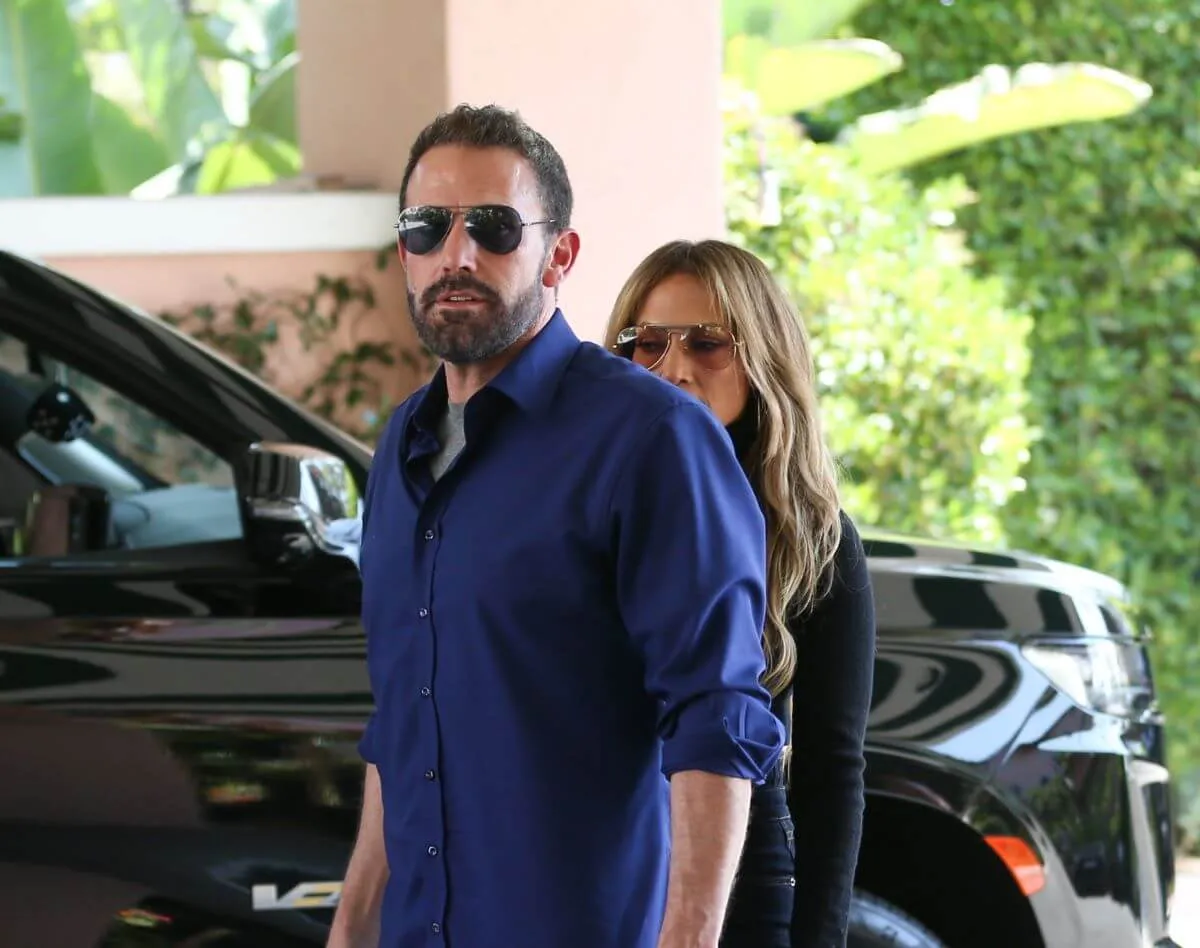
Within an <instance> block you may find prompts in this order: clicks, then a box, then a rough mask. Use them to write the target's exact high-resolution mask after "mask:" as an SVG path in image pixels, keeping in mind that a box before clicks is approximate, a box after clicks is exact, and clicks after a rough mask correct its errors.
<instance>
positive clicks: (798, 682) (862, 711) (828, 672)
mask: <svg viewBox="0 0 1200 948" xmlns="http://www.w3.org/2000/svg"><path fill="white" fill-rule="evenodd" d="M756 416H757V411H756V410H755V407H754V405H753V404H751V405H750V406H748V407H747V410H746V411H745V412H743V414H742V417H741V418H739V419H738V420H737V421H735V422H734V423H733V424H732V425H730V427H729V433H730V436H731V437H732V438H733V441H734V446H735V447H736V448H737V451H738V455H739V457H741V458H742V459H743V464H745V459H746V457H747V454H748V452H749V451H750V450H752V449H753V444H754V441H755V436H756V420H755V419H756ZM841 526H842V539H841V543H840V544H839V546H838V549H837V552H836V554H835V557H834V562H833V571H834V573H833V580H832V584H831V586H830V588H829V591H828V592H827V594H826V595H825V596H824V597H823V598H822V599H821V600H820V601H819V602H818V603H817V604H816V605H815V606H814V607H813V608H812V609H811V610H810V611H809V612H808V614H807V615H805V616H803V617H800V618H797V619H795V620H793V621H792V622H791V623H789V625H788V629H789V631H790V632H791V633H792V635H793V636H794V637H795V640H796V652H797V655H796V676H795V679H794V680H793V683H792V687H791V689H790V690H786V691H784V692H783V693H782V694H780V695H779V697H778V698H777V700H776V710H777V712H778V713H779V714H780V716H781V717H782V718H783V720H784V721H785V723H786V724H787V725H788V727H789V732H790V736H791V745H792V752H791V765H790V767H789V772H788V804H789V809H790V810H791V815H792V820H793V822H794V823H795V829H796V836H795V846H796V873H795V876H796V888H795V893H796V895H795V910H794V912H793V915H792V948H845V945H846V929H847V925H848V920H849V912H850V898H851V893H852V890H853V886H854V871H855V868H856V866H857V863H858V849H859V841H860V839H861V835H862V814H863V771H864V767H865V760H864V757H863V737H864V733H865V731H866V726H867V715H868V712H869V710H870V703H871V688H872V684H873V678H874V665H875V604H874V597H873V595H872V591H871V579H870V574H869V573H868V570H867V559H866V554H865V552H864V551H863V545H862V540H861V539H860V537H859V535H858V531H857V530H856V529H855V526H854V523H853V521H851V519H850V518H849V517H848V516H847V515H846V514H845V513H842V515H841ZM789 695H790V698H791V714H790V715H788V713H787V712H788V697H789ZM789 718H790V720H789ZM772 782H773V781H768V785H769V784H770V783H772ZM747 874H750V872H749V871H747Z"/></svg>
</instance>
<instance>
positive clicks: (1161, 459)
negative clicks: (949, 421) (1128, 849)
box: [848, 0, 1200, 839]
mask: <svg viewBox="0 0 1200 948" xmlns="http://www.w3.org/2000/svg"><path fill="white" fill-rule="evenodd" d="M855 27H856V29H857V30H858V31H861V32H865V33H867V34H868V35H876V34H877V35H883V36H886V37H887V39H888V42H889V43H891V44H893V45H894V46H895V47H896V48H897V49H899V50H900V52H901V53H902V54H903V55H904V56H905V60H906V62H907V64H908V68H907V69H906V70H905V71H904V72H903V73H899V74H897V75H895V76H893V77H890V78H889V79H888V80H886V81H885V82H883V83H880V84H879V85H878V86H876V87H872V89H871V90H869V91H864V92H862V93H859V94H858V95H857V96H856V97H855V98H854V99H853V100H851V101H850V102H849V103H848V107H849V108H851V109H853V110H856V111H857V112H858V113H859V114H861V113H862V112H866V111H870V110H871V109H873V108H879V107H881V106H884V105H886V104H887V103H889V102H893V101H896V100H897V99H901V100H912V99H914V98H916V97H919V96H923V95H926V94H928V93H929V92H931V91H932V90H934V89H937V88H940V87H942V86H945V85H946V84H948V83H952V82H955V81H958V80H961V79H962V78H964V77H965V76H966V75H968V74H969V72H970V71H972V70H973V69H975V68H977V64H978V63H981V62H1004V61H1014V60H1016V61H1023V60H1039V61H1058V60H1066V61H1073V62H1079V61H1093V62H1097V63H1101V64H1103V65H1105V66H1108V67H1111V68H1114V69H1119V70H1123V71H1126V72H1129V73H1132V74H1134V75H1137V76H1140V77H1142V78H1144V79H1145V80H1146V81H1147V82H1149V83H1150V84H1151V85H1152V86H1153V87H1154V89H1155V96H1154V98H1153V99H1152V100H1151V101H1150V102H1149V104H1148V105H1147V106H1146V107H1145V108H1144V109H1143V110H1141V111H1140V112H1138V113H1136V114H1135V115H1133V116H1130V117H1128V118H1124V119H1121V120H1119V121H1114V122H1104V123H1099V124H1086V125H1076V126H1072V127H1069V128H1062V129H1057V130H1054V131H1052V132H1042V133H1036V134H1025V135H1018V136H1015V137H1012V138H1007V139H1002V140H998V141H994V142H989V143H988V144H986V145H982V146H979V147H976V148H973V149H971V150H970V151H965V152H960V153H958V154H955V155H953V156H951V157H947V158H943V159H940V160H938V161H935V162H932V163H930V164H928V165H922V166H921V167H920V168H919V169H917V171H916V173H915V180H916V181H917V182H918V185H920V184H922V183H926V182H930V181H934V180H937V179H939V178H942V177H945V176H947V175H961V176H963V177H964V178H965V179H966V180H967V182H968V183H969V184H970V185H971V186H972V187H974V188H976V189H977V190H978V192H979V200H978V202H977V203H976V204H974V205H973V206H971V207H968V208H965V209H964V213H963V226H964V229H965V230H966V231H967V233H968V234H969V235H970V247H971V249H972V251H973V252H974V253H975V254H976V258H977V267H978V269H979V271H980V272H981V273H984V274H994V275H1002V276H1003V277H1005V278H1006V279H1007V280H1008V282H1009V284H1010V285H1011V286H1012V287H1013V289H1014V292H1015V293H1016V298H1017V299H1018V300H1019V301H1020V303H1021V305H1022V306H1023V307H1025V308H1027V309H1028V310H1029V312H1030V313H1031V314H1032V316H1033V318H1034V330H1033V335H1032V347H1033V364H1032V372H1031V377H1030V383H1029V388H1030V393H1031V396H1032V404H1031V410H1032V412H1033V416H1032V417H1033V420H1034V422H1035V423H1036V424H1037V425H1038V426H1039V427H1040V428H1041V429H1042V430H1043V437H1042V438H1041V439H1040V440H1039V442H1038V444H1037V445H1036V447H1035V449H1034V450H1033V452H1032V456H1031V458H1030V461H1029V463H1028V464H1027V465H1026V467H1025V469H1024V471H1023V476H1024V477H1025V478H1026V480H1027V483H1028V489H1027V490H1026V491H1024V492H1022V493H1019V494H1016V495H1014V496H1013V497H1012V498H1011V499H1010V501H1009V504H1008V507H1007V510H1006V512H1005V518H1004V519H1005V526H1006V528H1007V530H1008V533H1009V535H1010V536H1011V537H1012V538H1013V539H1014V541H1016V542H1018V543H1020V544H1021V545H1023V546H1026V547H1029V548H1032V549H1035V550H1037V551H1040V552H1043V553H1047V554H1050V555H1054V556H1059V557H1062V558H1065V559H1067V560H1071V561H1073V562H1077V563H1080V564H1082V565H1085V566H1091V567H1095V568H1098V569H1101V570H1103V571H1105V572H1107V573H1110V574H1112V575H1115V576H1117V577H1119V578H1120V579H1122V580H1124V581H1126V582H1127V583H1129V584H1130V585H1131V588H1132V589H1133V591H1134V594H1135V597H1136V599H1137V602H1138V605H1139V607H1140V609H1141V611H1142V613H1143V616H1144V618H1145V621H1146V622H1147V624H1148V625H1149V626H1150V627H1151V628H1152V630H1153V631H1154V633H1155V636H1156V645H1155V648H1154V652H1155V654H1154V659H1155V662H1156V673H1157V679H1158V684H1159V688H1160V691H1161V694H1162V698H1163V702H1164V705H1165V707H1166V711H1167V714H1168V719H1169V727H1170V752H1171V763H1172V769H1173V770H1174V771H1175V772H1176V774H1178V775H1179V777H1180V779H1179V780H1178V781H1177V783H1178V784H1179V785H1181V786H1186V787H1190V788H1192V789H1191V791H1190V793H1189V794H1188V796H1189V798H1188V799H1185V800H1184V801H1183V806H1182V808H1181V812H1183V813H1184V814H1191V820H1192V823H1191V825H1189V826H1188V827H1186V828H1188V829H1189V830H1190V832H1191V833H1192V835H1193V839H1196V838H1197V837H1200V803H1198V802H1197V800H1196V799H1195V796H1196V794H1197V792H1198V788H1200V780H1198V779H1197V778H1196V777H1195V776H1194V774H1195V773H1196V772H1197V771H1200V729H1198V728H1197V727H1196V725H1197V723H1198V722H1200V677H1198V675H1197V671H1196V669H1197V668H1200V589H1198V585H1200V584H1198V580H1200V543H1198V542H1197V540H1196V532H1197V529H1198V527H1200V489H1198V488H1200V483H1198V481H1200V215H1198V214H1197V212H1196V209H1197V207H1200V104H1198V101H1200V100H1198V98H1197V95H1196V76H1197V75H1200V2H1197V0H1108V2H1106V3H1103V4H1042V3H1035V2H1032V0H1017V2H1012V3H1004V4H999V3H967V2H958V3H954V4H951V5H942V4H937V3H926V2H924V0H876V2H874V3H872V4H869V5H867V6H866V7H865V8H864V9H863V10H862V11H861V13H860V14H859V16H858V18H857V20H856V23H855ZM964 324H966V325H968V326H969V325H970V320H969V319H968V318H966V317H964Z"/></svg>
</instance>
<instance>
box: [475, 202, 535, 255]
mask: <svg viewBox="0 0 1200 948" xmlns="http://www.w3.org/2000/svg"><path fill="white" fill-rule="evenodd" d="M466 225H467V233H468V234H470V235H471V239H472V240H474V241H475V243H477V244H479V246H480V247H482V248H483V249H484V250H486V251H487V252H488V253H494V254H507V253H512V252H513V251H514V250H516V249H517V248H518V247H519V246H520V245H521V237H522V236H523V235H524V232H525V227H524V225H523V223H522V222H521V215H520V214H518V213H517V211H516V210H515V209H514V208H511V207H505V206H503V205H500V204H490V205H485V206H483V207H473V208H471V209H470V210H469V211H467V213H466Z"/></svg>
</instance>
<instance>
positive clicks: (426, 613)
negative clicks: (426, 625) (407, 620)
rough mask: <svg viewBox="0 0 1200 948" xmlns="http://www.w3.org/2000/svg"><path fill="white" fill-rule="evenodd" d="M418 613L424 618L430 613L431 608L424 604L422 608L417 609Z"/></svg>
mask: <svg viewBox="0 0 1200 948" xmlns="http://www.w3.org/2000/svg"><path fill="white" fill-rule="evenodd" d="M417 615H419V616H420V617H421V618H422V619H424V618H425V617H426V616H427V615H429V610H428V609H426V608H425V607H424V606H422V607H421V608H420V609H418V610H417Z"/></svg>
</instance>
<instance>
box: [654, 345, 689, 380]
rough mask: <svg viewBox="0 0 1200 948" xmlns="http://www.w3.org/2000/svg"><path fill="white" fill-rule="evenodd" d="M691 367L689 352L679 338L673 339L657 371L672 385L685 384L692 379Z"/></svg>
mask: <svg viewBox="0 0 1200 948" xmlns="http://www.w3.org/2000/svg"><path fill="white" fill-rule="evenodd" d="M690 369H691V367H690V365H689V360H688V357H687V353H686V352H684V351H683V346H681V345H680V344H679V341H678V340H677V339H672V340H671V344H670V345H668V346H667V351H666V354H665V355H664V356H663V358H662V361H661V362H660V363H659V364H658V366H657V368H656V369H655V371H656V372H657V373H658V374H659V376H660V377H661V378H663V379H665V380H666V381H668V382H670V383H671V384H672V385H683V384H684V383H685V382H688V381H690V380H691V371H690Z"/></svg>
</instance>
